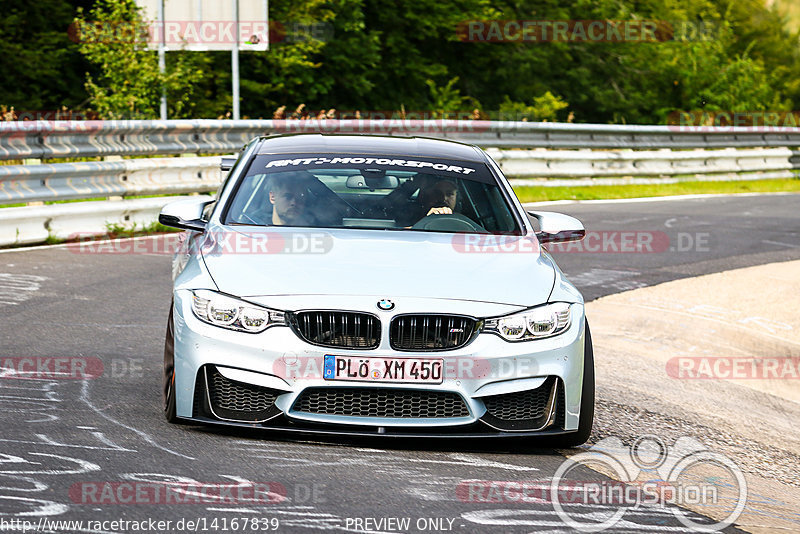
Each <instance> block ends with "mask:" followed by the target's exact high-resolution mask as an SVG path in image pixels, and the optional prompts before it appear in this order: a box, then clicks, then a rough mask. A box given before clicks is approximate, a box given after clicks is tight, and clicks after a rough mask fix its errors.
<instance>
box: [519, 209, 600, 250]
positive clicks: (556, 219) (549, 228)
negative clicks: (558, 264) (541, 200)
mask: <svg viewBox="0 0 800 534" xmlns="http://www.w3.org/2000/svg"><path fill="white" fill-rule="evenodd" d="M528 215H530V216H531V217H533V218H535V219H536V220H537V221H539V231H538V232H536V237H537V238H539V243H542V244H544V243H564V242H567V241H580V240H581V239H583V237H584V236H585V235H586V229H585V228H584V227H583V223H581V222H580V221H579V220H578V219H576V218H575V217H570V216H569V215H564V214H563V213H555V212H552V211H529V212H528Z"/></svg>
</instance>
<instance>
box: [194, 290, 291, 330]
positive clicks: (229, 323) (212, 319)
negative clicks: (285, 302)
mask: <svg viewBox="0 0 800 534" xmlns="http://www.w3.org/2000/svg"><path fill="white" fill-rule="evenodd" d="M192 311H193V312H194V314H195V316H196V317H197V318H198V319H200V320H201V321H203V322H205V323H208V324H213V325H214V326H219V327H222V328H227V329H229V330H238V331H240V332H251V333H258V332H263V331H264V330H266V329H267V328H269V327H270V326H278V325H285V324H286V316H285V314H284V312H282V311H278V310H270V309H268V308H262V307H261V306H257V305H255V304H251V303H249V302H244V301H243V300H239V299H235V298H233V297H228V296H226V295H222V294H220V293H215V292H214V291H209V290H207V289H199V290H197V291H192Z"/></svg>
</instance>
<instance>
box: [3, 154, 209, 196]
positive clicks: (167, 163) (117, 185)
mask: <svg viewBox="0 0 800 534" xmlns="http://www.w3.org/2000/svg"><path fill="white" fill-rule="evenodd" d="M220 159H221V157H220V156H213V157H206V158H197V157H194V158H152V159H127V160H121V161H92V162H79V163H54V164H41V165H0V205H2V204H15V203H20V202H46V201H55V200H74V199H86V198H98V197H111V196H119V197H123V196H133V195H170V194H184V193H198V192H207V191H214V190H216V188H217V187H218V186H219V182H220V171H219V165H220Z"/></svg>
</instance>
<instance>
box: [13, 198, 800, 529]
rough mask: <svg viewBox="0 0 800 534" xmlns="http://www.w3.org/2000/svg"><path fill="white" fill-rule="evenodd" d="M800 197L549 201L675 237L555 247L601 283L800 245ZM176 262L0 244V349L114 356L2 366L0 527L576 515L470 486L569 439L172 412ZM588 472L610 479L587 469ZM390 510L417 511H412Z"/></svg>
mask: <svg viewBox="0 0 800 534" xmlns="http://www.w3.org/2000/svg"><path fill="white" fill-rule="evenodd" d="M798 203H800V196H798V195H774V196H773V195H769V196H752V197H737V198H726V197H722V198H707V199H702V200H680V201H664V202H645V203H602V204H601V203H586V204H565V205H561V206H548V207H546V208H544V207H541V208H540V209H548V210H551V211H560V212H563V213H568V214H571V215H574V216H576V217H578V218H580V219H581V220H582V221H583V222H584V223H585V225H586V227H587V229H588V230H589V231H590V232H594V231H599V232H608V233H613V232H619V231H622V230H624V231H628V232H652V233H655V232H663V234H665V235H666V236H668V243H667V244H666V245H665V241H664V236H662V235H661V234H657V236H658V237H657V242H658V243H660V244H659V247H661V248H662V249H663V250H660V251H653V252H646V253H635V252H632V253H621V252H613V251H605V252H595V253H587V252H574V251H573V252H562V253H557V254H556V257H557V260H558V262H559V264H560V265H561V267H562V268H563V269H564V271H565V272H566V273H567V274H568V276H569V277H570V278H571V279H572V280H573V281H574V282H575V283H576V285H577V286H578V287H579V288H580V289H581V290H582V291H583V292H584V294H585V296H586V298H587V300H589V299H594V298H597V297H599V296H602V295H607V294H611V293H616V292H619V291H622V290H626V289H632V288H635V287H641V286H644V285H651V284H656V283H659V282H663V281H667V280H672V279H676V278H681V277H686V276H696V275H701V274H706V273H711V272H717V271H721V270H727V269H731V268H736V267H743V266H748V265H756V264H760V263H767V262H774V261H781V260H789V259H797V258H800V224H799V223H800V210H799V209H798ZM701 234H702V235H701ZM653 235H656V234H653ZM680 236H689V237H680ZM690 238H691V239H692V240H693V245H691V246H689V245H688V241H689V239H690ZM602 239H603V238H602V237H601V238H600V243H602ZM606 239H607V241H609V242H611V241H614V240H615V239H617V237H607V238H606ZM698 239H700V243H701V244H702V246H698V245H697V243H698V241H697V240H698ZM608 246H609V247H612V248H613V246H612V245H608ZM670 247H671V248H672V250H670ZM684 248H686V249H687V250H683V249H684ZM169 272H170V258H169V257H168V256H165V255H161V254H152V255H141V254H126V255H110V254H75V253H74V252H71V251H70V250H68V249H65V248H46V249H39V250H28V251H13V252H6V253H2V254H0V310H2V321H0V361H1V360H2V359H4V358H21V357H31V358H38V360H37V361H39V362H42V361H45V360H44V359H46V358H56V357H61V358H82V359H83V360H81V361H96V360H93V359H94V358H96V359H97V360H99V361H100V362H102V368H103V373H102V375H101V376H99V377H97V378H95V379H91V380H71V379H68V378H64V379H54V380H20V379H12V378H6V379H0V426H1V427H2V432H0V530H3V529H5V530H10V531H23V525H22V524H21V523H18V522H17V523H15V522H14V521H30V522H33V523H34V524H40V523H39V522H40V521H42V520H43V519H48V520H80V521H83V524H82V525H71V526H69V527H65V526H64V525H61V526H60V527H61V528H59V526H58V525H56V526H53V525H52V524H51V525H50V527H49V530H48V528H43V529H40V530H39V531H40V532H42V531H44V532H47V531H51V532H67V531H68V532H126V531H133V530H134V526H133V525H132V524H127V525H126V524H120V523H117V524H114V523H109V521H115V520H127V521H134V520H135V521H142V520H154V521H158V520H161V521H171V522H172V523H171V524H169V525H165V524H162V525H158V524H157V523H151V524H149V525H147V524H145V525H138V526H140V527H141V526H144V527H146V528H147V529H148V530H149V531H151V532H167V531H168V532H186V531H201V532H202V531H205V532H216V531H222V530H223V528H222V527H227V529H229V530H238V531H241V532H263V531H271V529H273V528H274V527H277V531H278V532H294V531H309V530H311V531H314V530H323V529H324V530H332V531H342V532H397V531H410V532H418V531H424V532H442V531H444V532H448V531H456V532H531V531H544V530H551V531H561V530H569V529H567V528H566V527H565V525H564V523H563V522H562V520H561V519H560V518H559V517H558V516H557V515H556V513H555V511H554V510H553V507H552V505H551V504H549V503H546V502H537V501H535V500H534V502H526V503H521V502H508V499H506V501H505V502H492V500H491V499H490V498H488V496H487V494H485V493H481V492H475V493H473V494H470V493H469V492H467V493H466V494H465V493H464V488H465V487H468V486H465V484H468V482H467V481H475V480H478V481H517V482H521V481H525V482H527V483H529V484H530V486H529V487H532V488H536V487H538V486H542V485H547V484H549V481H550V479H551V477H552V475H553V473H554V472H555V471H556V469H557V468H558V467H559V466H560V465H561V464H562V462H563V461H564V456H563V455H562V454H560V453H559V452H558V451H552V450H543V449H536V448H533V447H532V446H531V444H530V443H524V442H522V443H521V442H505V441H504V442H499V443H472V442H467V441H459V442H443V443H440V442H435V441H421V440H416V441H414V442H412V443H408V442H396V441H382V440H371V441H368V442H367V441H363V440H361V441H352V440H337V439H331V440H324V441H318V440H298V439H296V438H292V437H287V436H281V435H274V434H264V433H259V432H250V431H235V432H231V431H227V430H224V431H223V430H216V429H211V428H201V427H191V426H172V425H168V424H167V423H166V422H165V421H164V419H163V416H162V413H161V408H160V396H159V387H160V366H161V351H162V346H163V338H164V327H165V322H166V317H167V311H168V306H169V294H170V286H171V282H170V275H169ZM649 430H650V429H644V428H643V429H642V434H647V433H649ZM580 477H581V479H583V480H595V479H597V480H606V479H604V477H602V476H601V475H599V474H597V473H595V472H593V471H589V470H584V471H583V472H580ZM584 477H585V478H584ZM192 481H196V482H200V483H203V484H205V486H204V488H206V493H205V494H202V493H201V494H200V495H199V496H198V495H197V494H196V493H195V494H192V493H191V492H189V493H188V494H187V493H171V494H165V493H163V492H160V491H159V490H158V488H164V487H165V484H169V483H179V482H187V483H189V482H192ZM125 483H138V485H136V486H121V485H122V484H125ZM231 483H233V484H240V485H243V486H244V487H249V486H248V484H249V483H255V484H257V485H259V486H257V487H258V488H269V489H270V491H271V492H272V493H270V494H268V496H267V497H266V499H265V497H264V494H263V493H261V494H259V496H258V497H257V498H255V499H254V498H253V495H252V492H251V493H248V492H247V491H242V492H240V493H238V494H231V495H232V497H231V499H233V500H234V501H236V502H235V503H233V504H231V503H230V502H227V501H226V502H224V503H215V502H212V501H213V496H214V495H215V493H214V491H215V488H216V491H219V489H218V488H219V487H220V485H223V486H224V485H226V484H231ZM171 487H173V488H174V487H175V486H174V484H173V485H172V486H171ZM131 488H135V489H138V490H140V491H141V492H142V493H141V495H139V496H138V497H139V498H138V499H137V504H131V503H130V502H122V501H125V500H127V499H129V498H131V493H130V491H132V490H131ZM209 488H210V490H209ZM209 495H210V496H211V497H209ZM231 499H228V501H230V500H231ZM265 500H266V501H267V502H265ZM273 501H277V502H273ZM484 501H489V502H484ZM571 511H572V513H573V514H575V517H581V516H584V515H585V516H588V515H591V514H595V515H596V514H598V513H605V512H607V511H608V510H603V509H600V508H598V507H591V506H579V505H575V506H573V507H572V508H571ZM382 518H383V519H384V522H380V521H381V519H382ZM387 518H399V519H400V520H401V521H402V520H403V518H408V519H409V520H410V523H409V524H408V528H402V525H403V524H402V522H401V523H399V524H398V523H387V522H385V520H386V519H387ZM234 519H236V520H237V522H236V525H235V526H234V523H233V520H234ZM245 519H246V520H247V521H248V522H247V523H246V524H244V523H243V522H244V520H245ZM624 519H625V520H624V521H623V522H621V523H618V524H617V526H616V527H615V528H614V529H612V531H627V532H630V531H639V530H642V531H644V530H647V531H650V532H653V531H685V530H686V529H685V527H683V526H682V525H680V524H679V523H678V522H677V521H676V520H675V518H674V517H673V515H672V513H670V512H669V511H668V510H664V509H661V508H652V509H639V510H631V511H630V512H629V513H626V515H625V516H624ZM181 520H183V523H179V521H181ZM254 520H256V522H254ZM270 520H274V521H273V522H270ZM97 521H106V523H96V522H97ZM187 521H199V523H197V524H188V523H187ZM140 530H143V529H140ZM729 530H731V531H733V530H734V529H729Z"/></svg>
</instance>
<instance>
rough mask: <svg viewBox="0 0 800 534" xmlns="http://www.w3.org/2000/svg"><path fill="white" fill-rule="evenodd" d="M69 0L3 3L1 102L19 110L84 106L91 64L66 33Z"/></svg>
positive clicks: (69, 19)
mask: <svg viewBox="0 0 800 534" xmlns="http://www.w3.org/2000/svg"><path fill="white" fill-rule="evenodd" d="M89 1H90V0H86V2H80V1H74V0H73V1H72V2H70V1H68V0H37V1H36V2H20V1H19V0H0V16H2V22H3V23H2V24H0V79H2V82H1V83H0V104H4V105H7V106H13V107H14V108H15V109H16V110H17V112H24V111H46V110H58V109H61V108H62V107H64V106H66V107H67V108H70V109H75V108H77V107H79V106H81V105H82V104H83V103H85V100H86V98H87V94H86V91H85V90H84V89H83V73H84V72H86V70H87V69H88V68H89V65H88V63H87V62H86V61H85V60H84V59H83V58H82V57H81V55H80V53H79V52H78V46H77V44H76V43H75V42H73V41H71V40H70V36H69V33H68V31H67V29H68V27H69V24H70V22H72V18H73V15H74V11H75V8H74V4H78V5H81V4H85V3H88V2H89Z"/></svg>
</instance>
